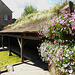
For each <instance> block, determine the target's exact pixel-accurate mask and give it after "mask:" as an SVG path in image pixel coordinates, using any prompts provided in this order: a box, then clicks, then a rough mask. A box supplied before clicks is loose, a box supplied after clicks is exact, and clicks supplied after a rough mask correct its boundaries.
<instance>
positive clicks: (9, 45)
mask: <svg viewBox="0 0 75 75" xmlns="http://www.w3.org/2000/svg"><path fill="white" fill-rule="evenodd" d="M8 48H9V54H8V55H9V56H12V54H11V43H10V37H8Z"/></svg>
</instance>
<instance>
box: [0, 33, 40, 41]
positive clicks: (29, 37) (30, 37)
mask: <svg viewBox="0 0 75 75" xmlns="http://www.w3.org/2000/svg"><path fill="white" fill-rule="evenodd" d="M0 35H1V36H2V35H3V36H9V37H17V38H23V39H31V40H40V39H41V37H40V36H19V35H10V34H0Z"/></svg>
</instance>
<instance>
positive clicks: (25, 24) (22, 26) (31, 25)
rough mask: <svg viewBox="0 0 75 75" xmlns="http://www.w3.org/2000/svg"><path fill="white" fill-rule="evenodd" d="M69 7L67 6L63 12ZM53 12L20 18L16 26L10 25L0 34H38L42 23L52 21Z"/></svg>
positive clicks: (47, 11) (48, 11)
mask: <svg viewBox="0 0 75 75" xmlns="http://www.w3.org/2000/svg"><path fill="white" fill-rule="evenodd" d="M68 7H69V4H68V5H66V6H65V7H64V8H62V10H64V9H66V8H68ZM52 11H53V10H50V9H49V10H46V11H43V12H38V13H35V14H34V13H33V14H30V15H27V16H26V17H21V18H19V19H18V20H17V21H16V22H15V23H14V24H12V25H9V26H8V27H7V28H6V29H4V30H2V31H0V33H26V32H29V33H33V32H34V33H38V27H39V26H40V25H41V23H44V22H46V21H48V19H49V20H50V18H51V17H52V16H54V13H53V12H52Z"/></svg>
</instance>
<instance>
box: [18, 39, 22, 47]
mask: <svg viewBox="0 0 75 75" xmlns="http://www.w3.org/2000/svg"><path fill="white" fill-rule="evenodd" d="M17 40H18V43H19V46H20V48H21V41H20V39H19V38H17Z"/></svg>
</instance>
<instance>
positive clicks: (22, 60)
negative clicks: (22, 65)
mask: <svg viewBox="0 0 75 75" xmlns="http://www.w3.org/2000/svg"><path fill="white" fill-rule="evenodd" d="M21 62H24V59H23V38H21Z"/></svg>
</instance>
